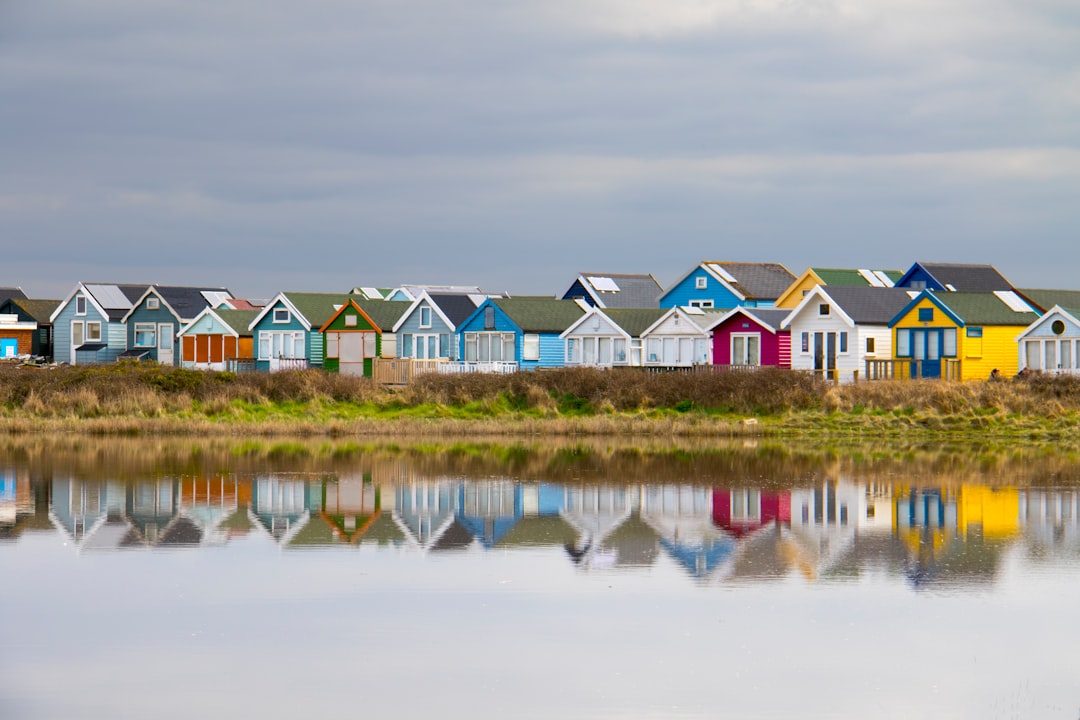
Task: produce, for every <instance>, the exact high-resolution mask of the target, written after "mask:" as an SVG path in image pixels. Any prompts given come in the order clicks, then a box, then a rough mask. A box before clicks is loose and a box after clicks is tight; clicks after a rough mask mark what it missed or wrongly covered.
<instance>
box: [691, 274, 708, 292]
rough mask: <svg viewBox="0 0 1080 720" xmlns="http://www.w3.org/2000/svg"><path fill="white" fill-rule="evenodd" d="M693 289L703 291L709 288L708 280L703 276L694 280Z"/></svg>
mask: <svg viewBox="0 0 1080 720" xmlns="http://www.w3.org/2000/svg"><path fill="white" fill-rule="evenodd" d="M694 287H695V288H697V289H698V290H704V289H705V288H707V287H709V279H708V278H707V277H705V276H704V275H700V276H698V277H696V278H694Z"/></svg>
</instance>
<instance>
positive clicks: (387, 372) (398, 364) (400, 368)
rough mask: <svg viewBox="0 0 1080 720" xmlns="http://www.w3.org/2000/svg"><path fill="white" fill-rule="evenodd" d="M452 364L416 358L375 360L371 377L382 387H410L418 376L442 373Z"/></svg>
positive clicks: (445, 360)
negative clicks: (444, 367) (445, 367)
mask: <svg viewBox="0 0 1080 720" xmlns="http://www.w3.org/2000/svg"><path fill="white" fill-rule="evenodd" d="M450 364H452V363H451V362H450V361H449V360H447V359H445V358H439V359H435V360H416V359H414V358H373V359H372V362H371V376H372V379H373V380H375V382H376V383H379V384H380V385H408V384H409V383H411V382H412V380H413V378H414V377H416V376H417V375H423V374H425V373H434V372H442V368H443V366H445V365H450Z"/></svg>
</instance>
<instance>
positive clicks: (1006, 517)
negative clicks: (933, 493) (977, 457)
mask: <svg viewBox="0 0 1080 720" xmlns="http://www.w3.org/2000/svg"><path fill="white" fill-rule="evenodd" d="M957 525H958V529H959V530H960V533H961V535H963V536H966V535H967V534H968V533H969V532H972V531H974V530H975V528H978V527H981V529H982V536H983V537H987V538H991V537H993V538H1007V537H1012V536H1013V535H1015V534H1016V533H1017V532H1018V531H1019V529H1020V493H1019V491H1017V489H1016V488H1011V487H1010V488H990V487H985V486H982V485H965V486H963V487H962V488H961V489H960V497H959V499H958V502H957Z"/></svg>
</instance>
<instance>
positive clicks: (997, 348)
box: [957, 325, 1024, 380]
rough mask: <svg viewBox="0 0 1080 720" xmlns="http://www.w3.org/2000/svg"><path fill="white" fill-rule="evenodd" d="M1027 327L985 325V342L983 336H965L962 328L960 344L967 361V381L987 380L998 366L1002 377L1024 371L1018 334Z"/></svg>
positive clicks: (965, 361)
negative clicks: (1020, 357)
mask: <svg viewBox="0 0 1080 720" xmlns="http://www.w3.org/2000/svg"><path fill="white" fill-rule="evenodd" d="M1023 330H1024V328H1022V327H1017V326H1016V325H984V326H983V336H982V338H981V340H982V342H981V343H979V342H977V341H978V340H979V338H969V337H965V335H966V334H967V333H965V332H964V330H960V333H959V341H958V343H957V344H958V345H960V349H959V351H960V353H961V354H960V356H959V357H960V358H961V359H962V360H963V364H962V365H961V373H962V376H963V378H964V380H986V379H987V378H988V377H990V371H991V370H993V369H994V368H997V369H998V370H999V371H1000V372H1001V375H1002V377H1005V378H1011V377H1012V376H1013V375H1015V374H1016V373H1017V372H1019V370H1020V360H1019V351H1018V350H1017V344H1016V336H1017V335H1019V334H1020V333H1021V332H1023Z"/></svg>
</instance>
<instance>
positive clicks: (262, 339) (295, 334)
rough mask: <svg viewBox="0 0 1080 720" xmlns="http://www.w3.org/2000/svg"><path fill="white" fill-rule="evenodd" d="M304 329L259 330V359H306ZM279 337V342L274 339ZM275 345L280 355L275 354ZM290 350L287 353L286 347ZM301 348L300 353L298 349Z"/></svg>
mask: <svg viewBox="0 0 1080 720" xmlns="http://www.w3.org/2000/svg"><path fill="white" fill-rule="evenodd" d="M304 335H305V333H304V331H302V330H297V331H293V330H260V331H259V348H258V352H259V356H258V359H259V360H276V359H278V358H286V359H290V360H292V359H305V358H307V350H306V343H305V341H304ZM275 338H277V342H276V343H275V342H274V339H275ZM275 345H277V348H278V349H279V353H278V355H276V356H275V355H274V349H275V347H274V346H275ZM286 348H288V350H289V352H288V353H286V352H285V349H286ZM298 348H299V354H298V353H297V349H298Z"/></svg>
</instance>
